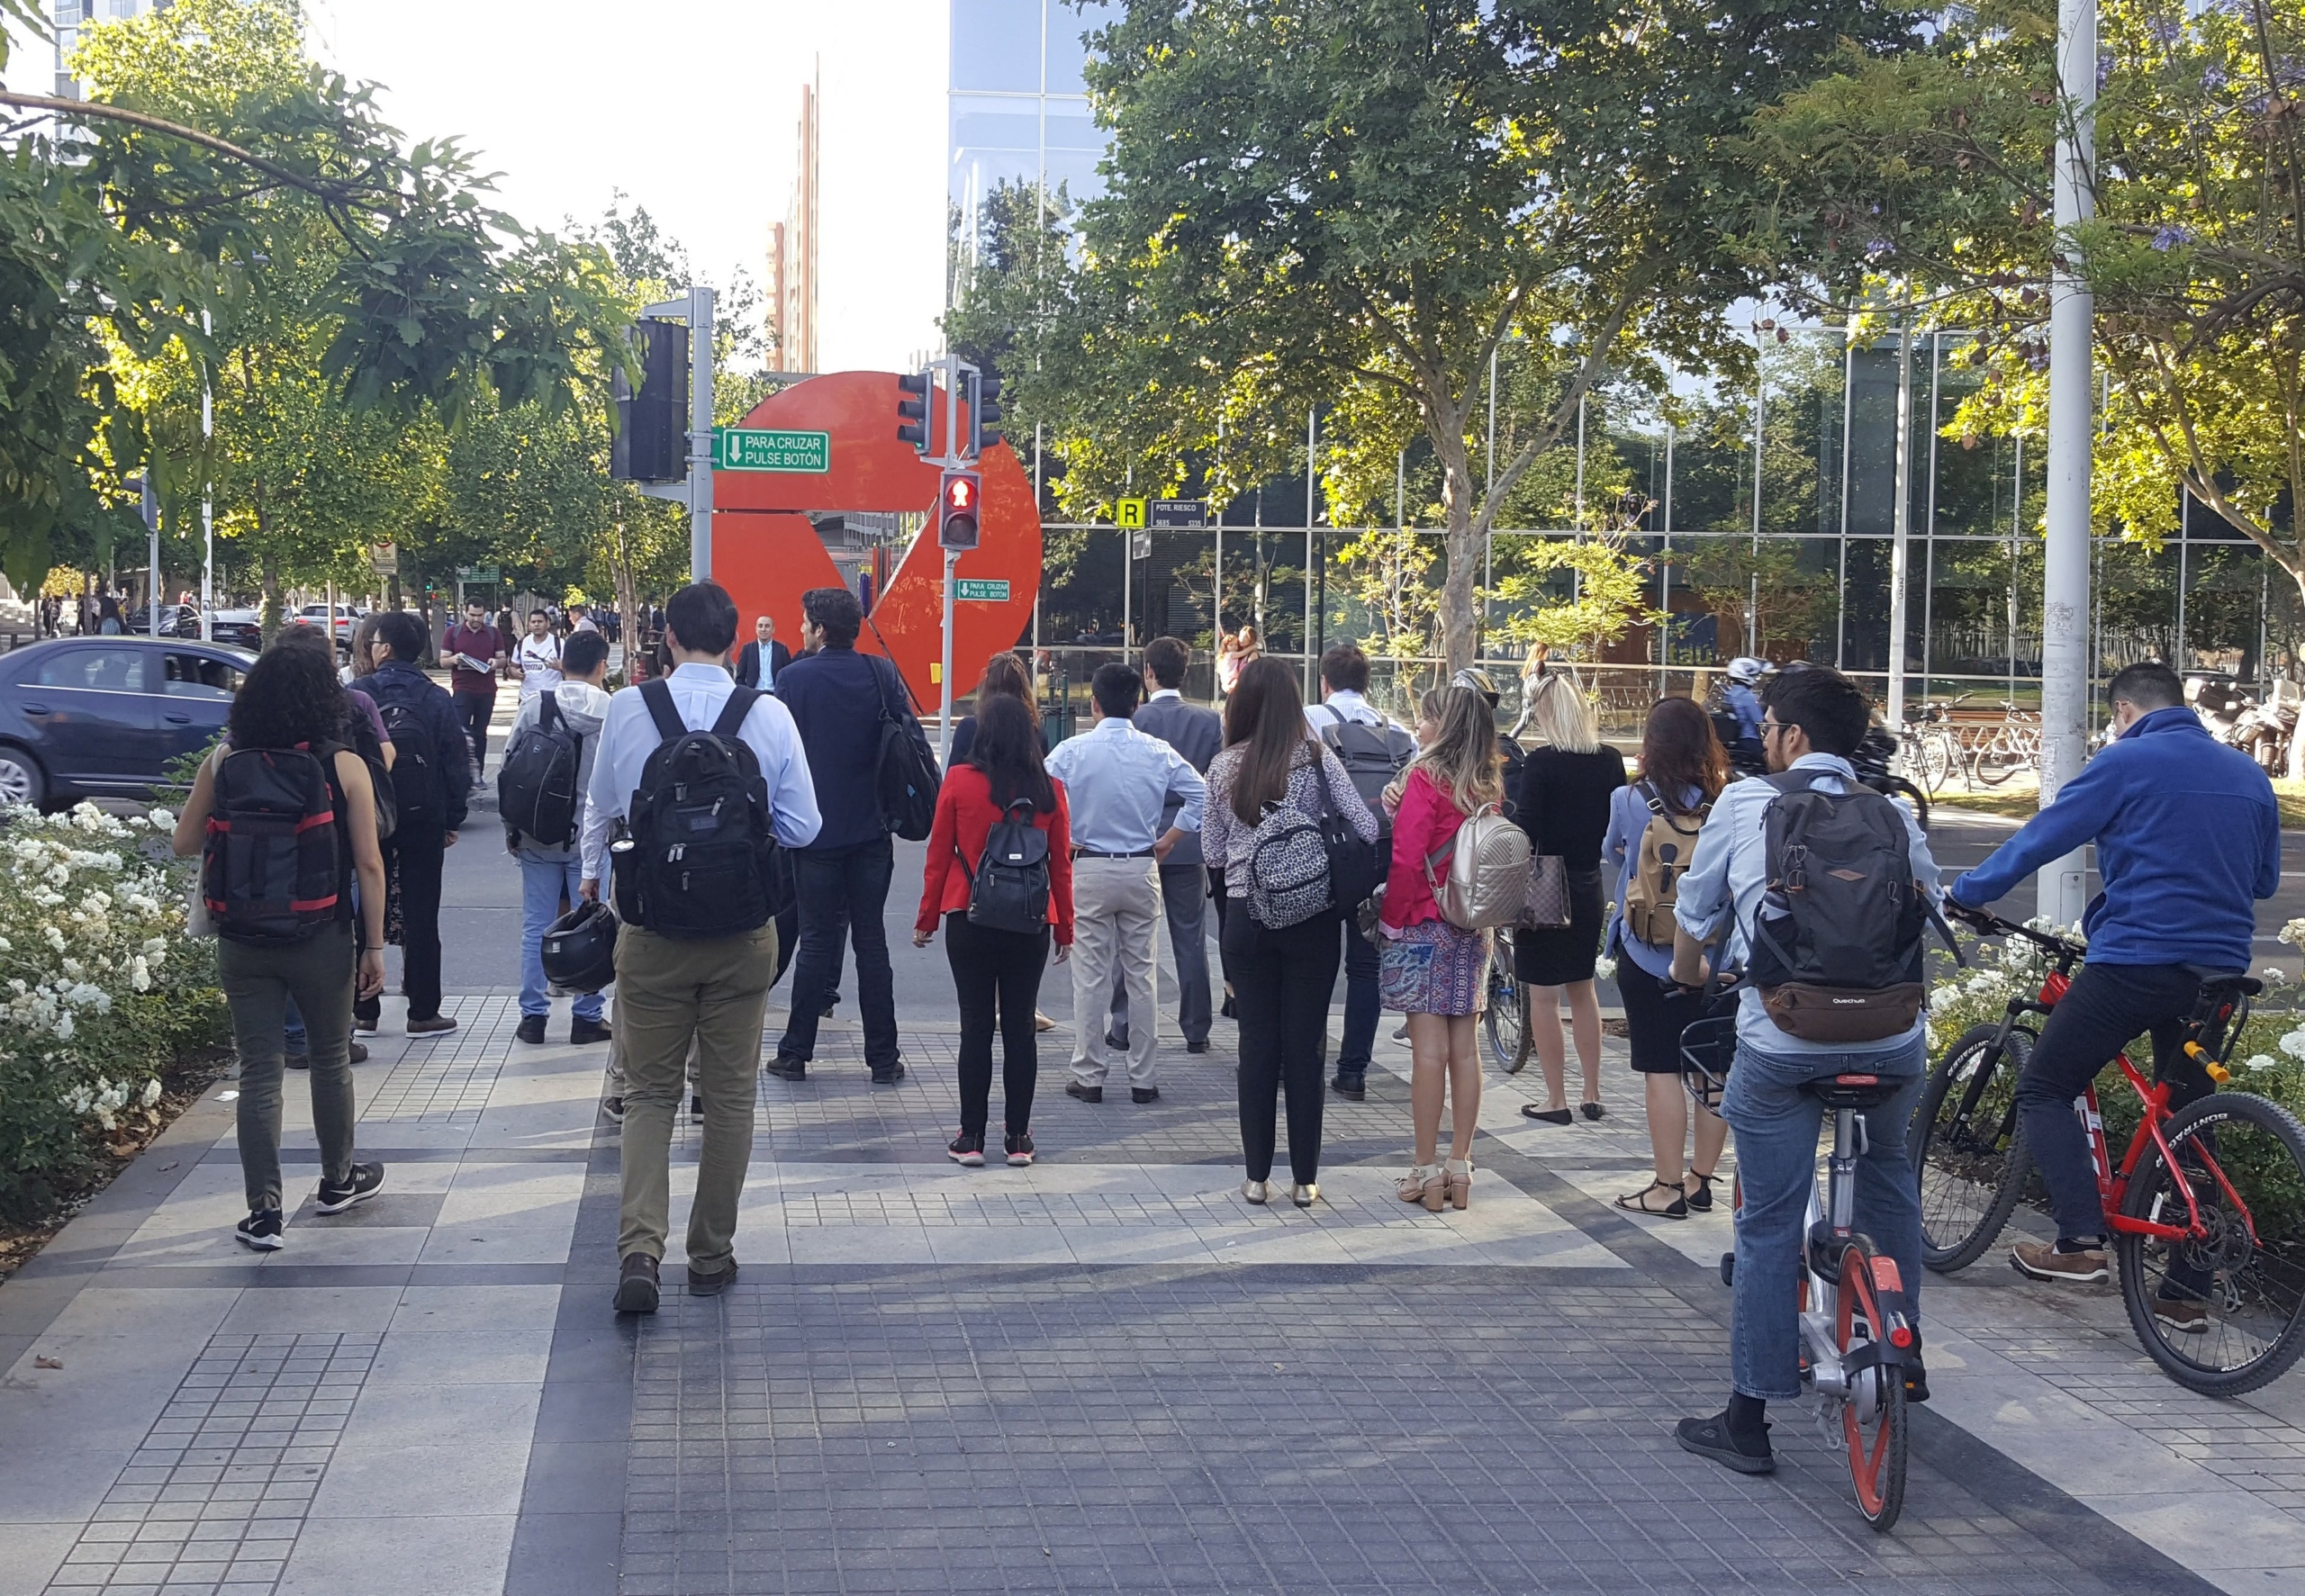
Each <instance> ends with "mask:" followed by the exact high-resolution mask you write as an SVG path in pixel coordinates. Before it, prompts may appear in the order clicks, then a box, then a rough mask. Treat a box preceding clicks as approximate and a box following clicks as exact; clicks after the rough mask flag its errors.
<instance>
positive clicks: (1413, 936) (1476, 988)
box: [1377, 686, 1505, 1212]
mask: <svg viewBox="0 0 2305 1596" xmlns="http://www.w3.org/2000/svg"><path fill="white" fill-rule="evenodd" d="M1427 717H1428V719H1430V720H1431V721H1432V722H1433V723H1434V735H1433V737H1432V738H1431V739H1430V740H1429V741H1428V742H1427V743H1426V744H1425V745H1424V748H1423V749H1422V750H1421V751H1420V752H1419V753H1418V754H1417V756H1416V760H1415V762H1414V763H1412V764H1411V765H1410V766H1409V768H1408V772H1407V775H1406V777H1405V778H1404V780H1403V784H1402V789H1401V799H1400V808H1399V810H1398V812H1397V814H1396V815H1395V816H1394V819H1393V868H1392V871H1391V873H1390V875H1389V876H1388V878H1387V879H1386V882H1385V907H1384V912H1383V914H1382V915H1380V916H1379V917H1378V931H1379V932H1380V933H1381V934H1382V937H1383V941H1382V942H1380V944H1379V945H1378V954H1377V988H1378V994H1379V996H1382V998H1383V999H1384V1004H1385V1006H1386V1007H1387V1008H1389V1009H1394V1010H1397V1011H1398V1012H1399V1013H1401V1014H1406V1015H1407V1016H1408V1046H1409V1056H1410V1065H1409V1071H1410V1073H1409V1088H1408V1100H1409V1117H1410V1119H1411V1121H1412V1122H1413V1123H1414V1125H1415V1135H1416V1161H1415V1167H1414V1168H1411V1169H1410V1170H1409V1172H1408V1176H1407V1177H1406V1179H1404V1180H1403V1181H1402V1182H1401V1184H1400V1196H1401V1200H1402V1201H1403V1202H1406V1203H1422V1204H1424V1206H1425V1207H1427V1208H1428V1209H1432V1210H1433V1211H1435V1212H1438V1211H1439V1209H1440V1207H1441V1205H1442V1203H1443V1202H1444V1201H1445V1202H1448V1203H1452V1204H1455V1205H1456V1206H1457V1207H1459V1208H1462V1207H1465V1206H1467V1205H1468V1204H1469V1203H1470V1202H1471V1200H1472V1181H1473V1163H1472V1153H1473V1131H1474V1126H1475V1123H1476V1122H1478V1119H1479V1117H1480V1048H1479V1042H1478V1034H1477V1032H1476V1030H1475V1027H1476V1026H1477V1025H1478V1023H1479V1015H1480V1012H1481V1009H1482V1007H1483V1006H1484V1004H1485V1001H1486V999H1487V992H1488V960H1489V933H1487V932H1486V931H1468V930H1466V929H1464V928H1463V927H1461V926H1457V925H1451V924H1450V923H1449V922H1448V921H1446V920H1444V919H1442V917H1441V906H1440V905H1439V904H1437V903H1435V902H1434V901H1433V887H1432V879H1431V878H1433V877H1437V876H1439V875H1440V874H1442V873H1443V872H1445V871H1446V870H1447V868H1448V866H1447V864H1446V863H1445V862H1443V863H1442V864H1439V865H1437V866H1434V867H1433V869H1432V870H1431V871H1430V872H1429V873H1428V870H1427V866H1426V862H1425V861H1427V860H1429V859H1431V858H1432V857H1433V854H1435V853H1437V852H1440V851H1441V850H1442V848H1444V847H1447V846H1448V845H1449V843H1451V841H1452V840H1453V839H1454V838H1455V836H1456V834H1457V830H1458V828H1459V827H1460V826H1461V825H1464V823H1465V817H1466V816H1468V815H1470V814H1472V813H1474V812H1475V811H1476V810H1478V809H1480V808H1482V807H1485V806H1487V805H1490V804H1495V803H1497V802H1499V801H1500V800H1501V799H1502V798H1504V796H1505V783H1504V779H1503V774H1502V771H1503V768H1504V761H1503V759H1502V758H1500V757H1499V755H1498V753H1497V751H1496V718H1495V712H1494V711H1492V710H1491V709H1490V708H1489V707H1488V700H1487V699H1485V698H1483V697H1482V696H1481V695H1480V694H1479V693H1478V692H1475V691H1474V690H1472V689H1470V688H1469V687H1453V686H1452V687H1448V688H1444V689H1442V698H1441V703H1440V704H1439V705H1438V706H1437V712H1434V711H1428V716H1427ZM1452 1098H1453V1099H1454V1103H1453V1106H1454V1108H1455V1110H1456V1113H1455V1116H1454V1118H1453V1120H1452V1121H1451V1128H1450V1140H1449V1150H1450V1152H1451V1153H1453V1154H1454V1155H1455V1156H1454V1157H1453V1158H1451V1159H1449V1160H1448V1162H1447V1163H1445V1164H1443V1163H1442V1161H1441V1159H1440V1139H1441V1109H1442V1105H1443V1104H1444V1103H1446V1102H1448V1101H1449V1100H1450V1099H1452Z"/></svg>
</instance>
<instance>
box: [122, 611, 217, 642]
mask: <svg viewBox="0 0 2305 1596" xmlns="http://www.w3.org/2000/svg"><path fill="white" fill-rule="evenodd" d="M120 624H121V626H122V627H123V628H125V629H126V630H127V631H128V633H129V634H130V635H131V636H137V637H149V636H151V635H152V612H151V610H149V609H139V610H137V611H136V612H135V613H134V614H132V615H130V616H127V617H124V618H122V621H121V623H120ZM160 636H163V637H197V636H200V611H198V610H197V609H194V608H193V607H192V606H191V605H189V604H167V603H163V604H162V605H161V606H160Z"/></svg>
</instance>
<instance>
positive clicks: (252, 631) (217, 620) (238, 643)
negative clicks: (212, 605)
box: [208, 609, 264, 654]
mask: <svg viewBox="0 0 2305 1596" xmlns="http://www.w3.org/2000/svg"><path fill="white" fill-rule="evenodd" d="M208 640H209V641H210V642H211V643H223V644H229V645H231V646H232V647H234V648H245V649H247V650H248V651H249V653H251V654H253V653H255V652H256V651H257V650H258V649H259V648H261V647H263V646H264V618H263V617H262V616H260V615H258V613H257V612H256V611H255V610H253V609H219V610H217V611H216V612H215V613H214V614H212V615H211V616H210V617H209V618H208Z"/></svg>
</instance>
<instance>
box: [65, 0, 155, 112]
mask: <svg viewBox="0 0 2305 1596" xmlns="http://www.w3.org/2000/svg"><path fill="white" fill-rule="evenodd" d="M167 3H168V0H56V5H55V9H54V10H53V11H52V12H51V13H50V19H51V21H52V22H53V23H54V24H55V26H54V29H53V32H55V34H56V89H55V94H56V96H57V98H59V99H61V100H77V99H78V98H79V97H80V85H79V84H78V82H77V80H75V79H74V77H72V75H71V74H70V73H69V72H67V71H66V70H65V69H64V63H65V61H66V60H67V59H69V57H70V56H71V54H72V50H73V48H74V47H75V46H76V45H77V44H78V43H79V42H80V26H81V24H82V23H103V22H110V21H111V20H112V19H113V18H114V17H122V16H136V15H138V14H140V13H143V12H147V11H157V10H159V9H161V8H162V7H164V6H166V5H167Z"/></svg>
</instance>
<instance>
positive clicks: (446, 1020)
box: [408, 1014, 456, 1036]
mask: <svg viewBox="0 0 2305 1596" xmlns="http://www.w3.org/2000/svg"><path fill="white" fill-rule="evenodd" d="M455 1029H456V1016H455V1015H454V1014H434V1015H433V1016H432V1017H431V1018H430V1019H429V1020H411V1021H410V1022H409V1023H408V1033H409V1034H410V1035H411V1036H433V1035H437V1034H438V1033H439V1032H443V1031H454V1030H455Z"/></svg>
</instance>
